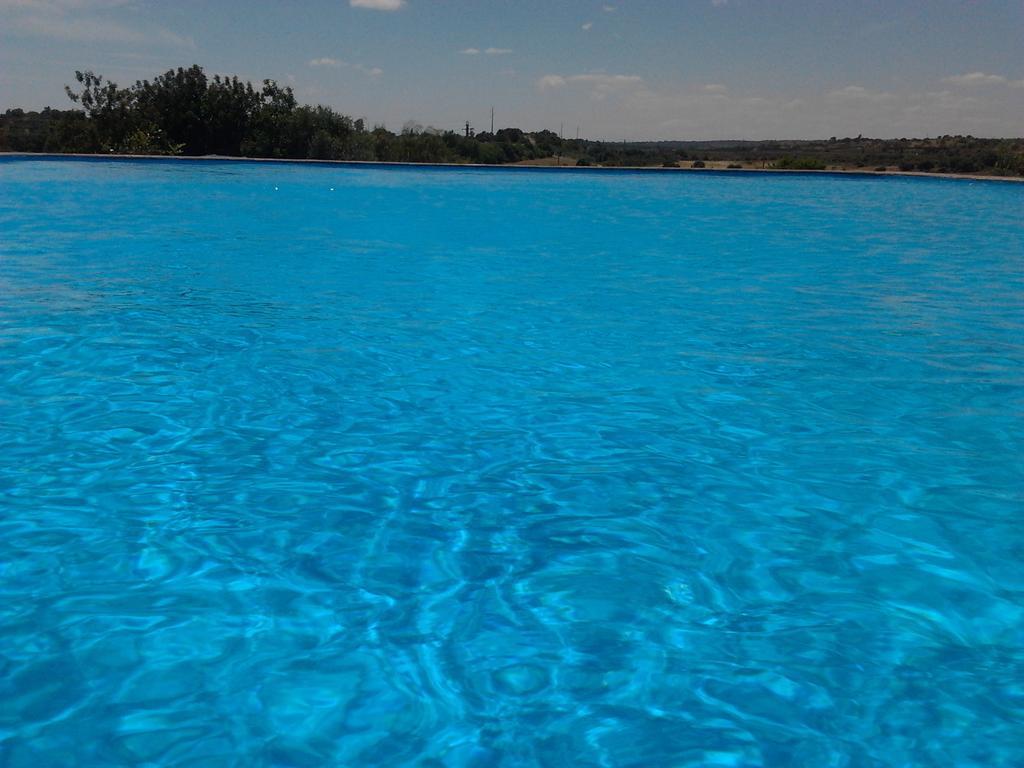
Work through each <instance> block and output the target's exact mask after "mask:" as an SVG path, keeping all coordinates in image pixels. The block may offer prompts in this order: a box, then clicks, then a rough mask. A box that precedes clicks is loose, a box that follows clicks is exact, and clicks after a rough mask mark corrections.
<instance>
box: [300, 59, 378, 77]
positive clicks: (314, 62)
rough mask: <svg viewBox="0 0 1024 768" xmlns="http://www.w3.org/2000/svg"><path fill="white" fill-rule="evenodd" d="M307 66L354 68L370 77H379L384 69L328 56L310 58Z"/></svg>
mask: <svg viewBox="0 0 1024 768" xmlns="http://www.w3.org/2000/svg"><path fill="white" fill-rule="evenodd" d="M309 66H311V67H331V68H333V69H342V68H344V69H354V70H356V71H357V72H362V73H363V74H364V75H369V76H370V77H380V76H381V75H383V74H384V70H383V69H381V68H380V67H367V66H366V65H365V64H351V63H349V62H347V61H345V60H344V59H334V58H331V57H330V56H321V57H320V58H319V59H310V61H309Z"/></svg>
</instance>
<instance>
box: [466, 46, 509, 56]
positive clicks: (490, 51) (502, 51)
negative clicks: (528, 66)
mask: <svg viewBox="0 0 1024 768" xmlns="http://www.w3.org/2000/svg"><path fill="white" fill-rule="evenodd" d="M459 53H461V54H463V55H465V56H479V55H480V54H481V53H485V54H487V55H488V56H506V55H508V54H510V53H512V49H511V48H494V47H493V46H492V47H490V48H484V49H483V50H480V49H479V48H463V49H462V50H461V51H459Z"/></svg>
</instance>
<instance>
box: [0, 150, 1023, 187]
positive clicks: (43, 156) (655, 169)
mask: <svg viewBox="0 0 1024 768" xmlns="http://www.w3.org/2000/svg"><path fill="white" fill-rule="evenodd" d="M5 158H24V159H30V160H31V159H34V160H61V159H66V158H78V159H85V160H115V161H117V160H165V161H176V162H183V163H188V162H198V161H209V160H217V161H223V162H239V163H299V164H306V165H339V166H378V167H409V168H480V169H491V170H494V169H502V168H503V169H509V170H540V169H544V170H548V171H560V170H561V171H573V172H588V173H601V172H606V173H608V172H616V171H634V172H636V171H643V172H647V173H680V172H682V173H687V172H688V173H775V174H824V175H828V174H837V175H839V174H841V175H849V176H911V177H918V178H927V179H963V180H968V181H1006V182H1016V183H1022V182H1024V177H1022V176H987V175H984V174H969V173H926V172H924V171H901V170H898V169H895V168H891V169H886V170H884V171H877V170H874V169H868V168H840V167H835V168H829V169H826V170H820V171H812V170H796V169H793V170H790V169H782V168H762V167H760V166H759V165H755V164H749V163H748V164H744V163H740V162H739V161H729V160H708V161H705V163H704V167H703V168H693V167H691V162H692V161H687V160H684V161H681V162H680V167H678V168H662V167H660V166H650V165H637V166H632V165H616V166H601V165H585V166H577V165H576V161H575V159H572V160H570V159H569V158H562V159H561V161H559V160H557V159H556V158H553V157H550V158H540V159H537V160H524V161H522V162H519V163H507V164H503V165H481V164H478V163H405V162H384V161H380V160H291V159H279V158H271V157H229V156H226V155H203V156H201V157H186V156H183V155H98V154H97V155H89V154H70V153H68V154H57V153H50V152H39V153H33V152H0V159H5ZM730 165H733V166H735V165H740V167H739V168H735V167H733V168H729V167H728V166H730Z"/></svg>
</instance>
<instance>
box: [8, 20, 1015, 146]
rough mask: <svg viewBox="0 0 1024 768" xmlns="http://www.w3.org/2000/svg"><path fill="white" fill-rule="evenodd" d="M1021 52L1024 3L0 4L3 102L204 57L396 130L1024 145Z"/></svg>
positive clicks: (43, 100)
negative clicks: (82, 80) (1010, 141)
mask: <svg viewBox="0 0 1024 768" xmlns="http://www.w3.org/2000/svg"><path fill="white" fill-rule="evenodd" d="M1022 41H1024V2H1022V0H1005V1H1004V0H996V1H994V2H952V1H951V0H915V1H913V2H911V1H909V0H908V1H906V2H900V1H899V0H892V1H890V2H881V1H874V0H862V1H861V2H829V1H828V0H818V1H817V2H814V1H811V0H777V1H776V2H769V1H768V0H675V1H672V0H648V1H647V2H641V1H640V0H634V1H628V0H609V1H608V2H603V1H602V0H597V1H596V2H590V1H589V0H563V1H561V2H543V1H542V0H520V1H518V2H516V1H513V0H306V1H305V2H301V3H300V2H294V1H293V2H286V1H285V0H246V1H245V2H242V1H240V0H215V1H214V0H209V1H208V2H198V0H178V2H167V1H158V0H0V108H6V107H9V106H23V107H27V108H38V107H42V106H44V105H51V106H62V107H63V106H67V105H68V104H69V102H68V101H67V99H66V97H65V96H64V93H63V86H64V84H65V83H70V82H71V81H72V78H73V73H74V70H76V69H92V70H94V71H96V72H98V73H102V74H105V75H107V76H108V77H110V78H111V79H113V80H115V81H117V82H119V83H121V84H126V83H130V82H132V81H134V80H135V79H138V78H145V77H151V76H152V75H154V74H156V73H158V72H161V71H164V70H166V69H167V68H170V67H172V66H178V65H188V64H192V63H198V64H201V65H203V66H204V67H205V68H206V69H207V71H208V72H210V73H213V72H220V73H228V74H237V75H239V76H241V77H245V78H249V79H252V80H254V81H256V80H261V79H263V78H265V77H269V78H273V79H276V80H278V81H280V82H282V83H286V84H289V85H291V86H292V87H293V88H294V89H295V92H296V95H297V96H298V97H299V99H300V100H301V101H305V102H309V103H323V104H328V105H330V106H333V107H335V108H338V109H339V110H341V111H342V112H345V113H347V114H351V115H353V116H355V117H364V118H365V119H366V120H367V122H368V123H384V124H385V125H387V127H389V128H391V129H393V130H394V129H399V128H401V127H402V125H403V124H404V123H406V122H407V121H410V120H411V121H415V122H418V123H420V124H422V125H433V126H436V127H439V128H452V129H454V128H458V127H459V126H461V125H462V123H463V121H465V120H470V121H471V122H472V123H473V124H474V126H476V127H477V128H478V129H480V128H485V127H487V126H488V125H489V120H490V107H491V105H494V107H495V108H496V112H497V117H496V123H497V125H498V126H499V127H501V126H504V125H515V126H519V127H523V128H527V129H531V130H533V129H540V128H550V129H552V130H556V131H557V130H559V127H560V126H561V125H563V124H564V126H565V133H566V134H567V135H575V132H576V127H577V126H579V127H580V131H581V134H582V135H584V136H587V137H593V138H605V139H657V138H661V139H713V138H787V137H789V138H816V137H825V138H827V137H829V136H856V135H857V134H863V135H866V136H882V137H895V136H925V135H930V136H935V135H940V134H946V133H953V134H955V133H965V134H966V133H970V134H973V135H976V136H1020V135H1024V53H1022V52H1021V49H1022Z"/></svg>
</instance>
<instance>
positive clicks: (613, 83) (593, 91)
mask: <svg viewBox="0 0 1024 768" xmlns="http://www.w3.org/2000/svg"><path fill="white" fill-rule="evenodd" d="M572 85H583V86H587V87H589V89H590V97H591V98H592V99H594V100H595V101H604V100H605V99H607V98H608V97H609V96H611V95H615V96H623V95H626V94H628V93H630V92H633V91H640V90H644V89H645V86H644V79H643V78H642V77H640V76H639V75H607V74H604V73H588V74H582V75H544V76H543V77H541V78H540V79H539V80H537V87H538V88H539V89H540V90H542V91H550V90H555V89H560V88H565V87H566V86H572Z"/></svg>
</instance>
